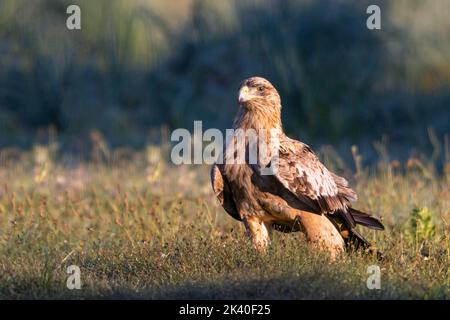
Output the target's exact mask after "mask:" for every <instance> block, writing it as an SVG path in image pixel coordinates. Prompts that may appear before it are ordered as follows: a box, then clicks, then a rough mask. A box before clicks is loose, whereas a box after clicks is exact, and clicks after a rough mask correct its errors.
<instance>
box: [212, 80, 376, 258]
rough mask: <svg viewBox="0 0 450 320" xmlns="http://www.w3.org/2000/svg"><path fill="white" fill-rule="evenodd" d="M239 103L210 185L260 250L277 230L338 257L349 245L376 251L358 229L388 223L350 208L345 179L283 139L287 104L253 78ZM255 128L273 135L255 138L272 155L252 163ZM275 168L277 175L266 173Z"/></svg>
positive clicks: (241, 90) (242, 90)
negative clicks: (238, 157) (238, 158)
mask: <svg viewBox="0 0 450 320" xmlns="http://www.w3.org/2000/svg"><path fill="white" fill-rule="evenodd" d="M238 101H239V110H238V112H237V115H236V118H235V120H234V123H233V129H234V134H233V136H232V139H231V140H229V141H228V142H227V144H224V150H223V161H221V162H219V161H216V163H214V164H213V166H212V170H211V181H212V187H213V191H214V193H215V195H216V196H217V198H218V199H219V201H220V203H221V204H222V206H223V208H224V209H225V210H226V212H227V213H228V214H230V215H231V216H232V217H233V218H235V219H237V220H239V221H243V223H244V225H245V228H246V230H247V232H248V234H249V235H250V238H251V239H252V242H253V245H254V247H255V248H256V249H258V250H261V251H265V249H266V247H267V246H268V245H269V244H270V235H271V231H272V230H277V231H281V232H295V231H301V232H303V233H304V234H305V235H306V239H307V240H308V241H309V242H311V243H312V244H313V245H314V246H315V247H316V248H319V249H322V250H325V251H326V252H328V253H329V255H330V256H331V258H333V259H335V258H336V257H337V256H338V255H339V254H340V253H341V252H343V251H344V250H345V249H346V248H349V247H352V248H361V247H362V248H364V249H365V250H366V249H368V250H369V251H370V250H371V249H370V246H371V245H370V243H369V242H368V241H367V240H366V239H365V238H364V237H363V236H362V235H361V234H360V233H359V232H358V231H357V230H356V226H357V225H362V226H364V227H368V228H371V229H375V230H383V229H384V226H383V224H382V223H381V222H380V220H379V219H378V218H376V217H373V216H371V215H369V214H367V213H364V212H361V211H359V210H356V209H354V208H352V202H353V201H355V200H356V199H357V195H356V193H355V191H353V190H352V189H351V188H350V187H349V186H348V182H347V180H345V179H344V178H343V177H340V176H338V175H336V174H334V173H333V172H331V171H329V170H328V169H327V168H326V167H325V166H324V165H323V164H322V163H321V162H320V160H319V158H318V157H317V156H316V154H315V153H314V152H313V151H312V150H311V148H310V147H309V146H308V145H306V144H304V143H302V142H300V141H296V140H293V139H290V138H289V137H287V136H286V135H285V133H284V132H283V127H282V123H281V99H280V95H279V94H278V92H277V90H276V89H275V88H274V86H273V85H272V84H271V83H270V82H269V81H268V80H266V79H264V78H261V77H252V78H248V79H246V80H244V81H243V82H242V83H241V85H240V88H239V95H238ZM240 129H241V130H240ZM252 130H253V131H254V132H258V133H259V132H262V131H266V132H267V131H270V133H269V132H267V133H266V134H265V135H258V136H257V139H259V140H258V142H261V141H262V140H264V142H266V143H267V145H268V147H266V156H259V157H258V158H257V159H256V161H255V160H254V161H253V162H252V161H250V160H251V158H250V157H249V152H250V149H251V145H252V143H254V140H251V138H250V135H246V134H244V135H243V134H242V132H247V131H252ZM239 132H240V134H238V133H239ZM271 133H274V135H271ZM242 137H244V138H242ZM272 137H275V138H276V139H272ZM261 139H262V140H261ZM241 140H243V142H242V141H241ZM239 141H241V143H242V144H241V146H244V149H245V156H244V157H243V158H242V159H243V161H236V159H235V157H236V155H237V153H238V152H237V151H239V148H237V147H236V145H239V143H240V142H239ZM273 141H277V142H276V143H272V142H273ZM258 146H259V144H258ZM236 150H237V151H236ZM258 150H259V149H258ZM267 150H268V151H267ZM258 155H259V154H258ZM242 159H241V160H242ZM273 164H275V166H273V168H275V169H274V170H272V171H269V173H267V172H266V173H263V169H267V168H270V167H271V166H272V165H273Z"/></svg>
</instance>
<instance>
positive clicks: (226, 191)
mask: <svg viewBox="0 0 450 320" xmlns="http://www.w3.org/2000/svg"><path fill="white" fill-rule="evenodd" d="M211 183H212V188H213V191H214V194H215V195H216V197H217V199H219V202H220V204H221V205H222V207H223V208H224V209H225V211H226V212H228V214H229V215H230V216H232V217H233V218H235V219H236V220H239V221H240V220H242V218H241V216H240V215H239V211H238V210H237V207H236V203H235V202H234V199H233V195H232V193H231V190H230V186H229V185H228V181H227V179H226V177H225V176H223V175H222V172H221V166H219V165H218V164H216V163H215V164H213V166H212V168H211Z"/></svg>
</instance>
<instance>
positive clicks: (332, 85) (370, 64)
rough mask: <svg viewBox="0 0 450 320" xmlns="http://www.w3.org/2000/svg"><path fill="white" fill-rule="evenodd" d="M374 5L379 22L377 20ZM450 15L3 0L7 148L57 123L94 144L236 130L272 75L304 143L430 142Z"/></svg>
mask: <svg viewBox="0 0 450 320" xmlns="http://www.w3.org/2000/svg"><path fill="white" fill-rule="evenodd" d="M70 4H78V5H79V6H80V7H81V19H82V30H80V31H69V30H67V28H66V19H67V17H68V15H67V14H66V8H67V6H68V5H70ZM370 4H377V5H379V6H380V8H381V19H382V29H381V30H368V29H367V28H366V19H367V17H368V14H366V8H367V7H368V5H370ZM449 17H450V1H448V0H430V1H415V0H395V1H373V0H371V1H364V0H348V1H325V0H323V1H322V0H316V1H313V0H296V1H264V0H261V1H243V0H241V1H207V0H180V1H165V0H128V1H125V0H95V1H93V0H86V1H76V0H69V1H65V0H33V1H29V0H0V147H2V148H4V147H20V148H29V147H31V146H32V145H34V144H36V143H41V142H42V141H44V140H45V139H48V136H49V135H48V132H49V130H50V132H51V133H52V134H53V135H54V134H55V133H56V135H57V137H58V141H59V143H60V146H61V148H62V149H63V150H67V151H68V152H75V153H83V152H84V150H87V148H88V146H89V144H90V143H91V140H92V137H93V136H94V138H95V136H97V134H101V135H102V137H104V139H105V140H106V141H107V143H108V144H110V146H112V147H119V146H127V147H132V148H143V147H144V146H145V145H147V144H149V143H158V140H160V139H162V138H164V132H166V133H167V132H170V130H172V129H174V128H179V127H186V128H192V127H193V121H194V120H203V128H204V129H206V128H210V127H217V128H221V129H224V128H227V127H230V126H231V121H232V119H233V116H234V114H235V112H236V110H237V101H236V95H237V88H238V84H239V83H240V81H241V80H242V79H244V78H246V77H249V76H252V75H261V76H264V77H266V78H268V79H270V81H271V82H272V83H273V84H274V85H275V86H276V87H277V89H278V90H279V92H280V94H281V96H282V102H283V119H284V125H285V129H286V131H287V132H288V134H290V135H291V136H293V137H295V138H300V139H302V140H304V141H306V142H307V143H310V144H313V145H320V144H324V143H327V144H333V145H334V146H337V148H339V146H343V147H342V148H346V147H347V146H349V145H351V144H357V145H358V146H359V147H360V150H362V152H367V153H370V152H371V151H370V150H372V149H373V145H372V142H373V141H375V140H383V141H385V142H386V143H389V145H390V146H391V149H392V150H391V152H393V153H394V154H399V155H402V154H405V155H406V156H407V154H408V152H410V150H411V149H412V148H416V149H419V150H431V149H430V148H436V145H437V144H438V143H444V140H445V139H444V137H445V135H446V134H448V133H449V132H450V130H449V129H450V18H449ZM49 128H50V129H49ZM161 128H163V130H162V129H161ZM93 130H96V131H95V134H92V132H93ZM447 142H448V141H447ZM444 144H445V143H444ZM347 150H348V149H347Z"/></svg>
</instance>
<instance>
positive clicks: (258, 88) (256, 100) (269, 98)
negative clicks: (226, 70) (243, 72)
mask: <svg viewBox="0 0 450 320" xmlns="http://www.w3.org/2000/svg"><path fill="white" fill-rule="evenodd" d="M238 101H239V104H240V105H241V106H243V107H244V108H246V109H248V110H257V111H263V112H264V111H266V112H274V111H275V110H276V109H279V108H281V99H280V95H279V94H278V91H277V90H276V89H275V87H274V86H273V85H272V84H271V83H270V82H269V81H268V80H266V79H264V78H261V77H251V78H248V79H245V80H244V81H242V82H241V85H240V87H239V96H238ZM274 109H275V110H274Z"/></svg>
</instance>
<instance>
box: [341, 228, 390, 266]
mask: <svg viewBox="0 0 450 320" xmlns="http://www.w3.org/2000/svg"><path fill="white" fill-rule="evenodd" d="M345 243H346V245H347V248H348V249H351V250H358V249H360V248H362V249H363V250H364V251H365V252H367V253H369V254H371V255H376V257H377V259H378V260H380V261H381V260H383V259H384V257H383V253H382V252H381V251H378V250H377V249H376V248H373V247H372V245H371V243H370V242H369V241H368V240H367V239H366V238H364V237H363V236H362V235H361V234H360V233H359V232H358V231H356V230H355V229H352V230H351V231H350V237H349V238H348V239H346V241H345Z"/></svg>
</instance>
